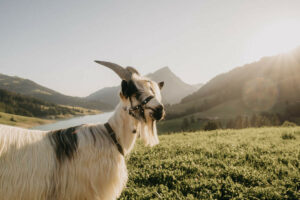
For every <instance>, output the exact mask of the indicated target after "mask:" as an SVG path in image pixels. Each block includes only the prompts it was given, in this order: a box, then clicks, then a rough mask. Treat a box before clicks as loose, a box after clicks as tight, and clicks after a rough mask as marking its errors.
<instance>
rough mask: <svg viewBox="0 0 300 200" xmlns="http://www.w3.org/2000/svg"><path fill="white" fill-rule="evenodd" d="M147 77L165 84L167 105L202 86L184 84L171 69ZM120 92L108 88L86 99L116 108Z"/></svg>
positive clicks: (163, 92) (114, 88) (164, 93)
mask: <svg viewBox="0 0 300 200" xmlns="http://www.w3.org/2000/svg"><path fill="white" fill-rule="evenodd" d="M146 77H149V78H150V79H152V80H154V81H156V82H160V81H164V82H165V86H164V88H163V89H162V97H163V102H164V103H165V104H174V103H178V102H180V100H181V99H182V98H183V97H185V96H187V95H189V94H192V93H193V92H195V91H197V90H198V89H199V88H200V87H201V86H202V84H197V85H189V84H187V83H185V82H183V81H182V80H181V79H180V78H179V77H178V76H176V75H175V74H174V73H173V72H172V71H171V70H170V68H169V67H163V68H161V69H159V70H157V71H155V72H153V73H150V74H148V75H146ZM119 91H120V86H116V87H106V88H103V89H100V90H98V91H96V92H94V93H92V94H90V95H89V96H87V97H86V98H87V99H89V100H100V101H102V102H105V103H108V104H111V105H112V106H116V105H117V104H118V102H119V96H118V95H119V94H118V93H119Z"/></svg>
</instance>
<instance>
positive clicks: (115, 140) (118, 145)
mask: <svg viewBox="0 0 300 200" xmlns="http://www.w3.org/2000/svg"><path fill="white" fill-rule="evenodd" d="M104 126H105V128H106V130H107V132H108V133H109V135H110V137H111V139H112V140H113V141H114V143H115V145H117V148H118V150H119V152H120V154H122V155H123V156H124V151H123V148H122V146H121V145H120V143H119V142H118V140H117V137H116V133H115V132H114V130H113V129H112V128H111V126H110V125H109V123H108V122H107V123H105V124H104Z"/></svg>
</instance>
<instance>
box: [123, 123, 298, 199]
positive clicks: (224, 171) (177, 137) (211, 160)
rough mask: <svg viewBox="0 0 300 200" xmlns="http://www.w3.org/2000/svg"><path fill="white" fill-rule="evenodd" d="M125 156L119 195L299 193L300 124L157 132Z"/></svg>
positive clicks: (216, 196)
mask: <svg viewBox="0 0 300 200" xmlns="http://www.w3.org/2000/svg"><path fill="white" fill-rule="evenodd" d="M127 159H128V160H127V166H128V171H129V181H128V183H127V188H126V189H125V190H124V191H123V193H122V195H121V197H120V199H300V191H299V190H300V170H299V169H300V127H290V128H288V127H287V128H282V127H281V128H257V129H255V128H251V129H243V130H217V131H210V132H193V133H192V132H184V133H178V134H173V135H162V136H160V144H159V145H158V146H156V147H154V148H146V147H143V145H142V144H141V143H138V144H137V145H136V147H135V148H134V150H133V152H132V153H131V155H130V156H129V157H128V158H127Z"/></svg>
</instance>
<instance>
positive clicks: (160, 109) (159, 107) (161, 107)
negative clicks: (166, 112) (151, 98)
mask: <svg viewBox="0 0 300 200" xmlns="http://www.w3.org/2000/svg"><path fill="white" fill-rule="evenodd" d="M163 109H164V107H163V106H162V105H159V106H157V107H156V112H162V111H163Z"/></svg>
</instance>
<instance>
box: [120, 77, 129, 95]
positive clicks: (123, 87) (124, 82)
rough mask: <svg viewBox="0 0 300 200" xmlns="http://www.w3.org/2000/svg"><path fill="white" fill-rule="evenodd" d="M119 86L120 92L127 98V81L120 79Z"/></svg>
mask: <svg viewBox="0 0 300 200" xmlns="http://www.w3.org/2000/svg"><path fill="white" fill-rule="evenodd" d="M121 88H122V94H123V96H124V97H126V98H127V97H128V96H127V91H128V83H127V81H125V80H122V83H121Z"/></svg>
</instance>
